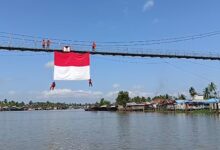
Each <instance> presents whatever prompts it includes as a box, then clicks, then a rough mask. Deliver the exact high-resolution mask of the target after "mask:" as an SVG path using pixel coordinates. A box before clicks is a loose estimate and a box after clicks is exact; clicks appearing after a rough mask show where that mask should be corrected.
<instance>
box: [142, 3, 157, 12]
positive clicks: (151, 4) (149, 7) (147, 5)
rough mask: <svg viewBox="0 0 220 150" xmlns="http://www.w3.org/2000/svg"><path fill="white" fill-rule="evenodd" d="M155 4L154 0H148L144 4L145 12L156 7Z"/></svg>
mask: <svg viewBox="0 0 220 150" xmlns="http://www.w3.org/2000/svg"><path fill="white" fill-rule="evenodd" d="M154 4H155V3H154V0H147V1H146V3H145V4H144V6H143V12H145V11H147V10H150V9H151V8H152V7H154Z"/></svg>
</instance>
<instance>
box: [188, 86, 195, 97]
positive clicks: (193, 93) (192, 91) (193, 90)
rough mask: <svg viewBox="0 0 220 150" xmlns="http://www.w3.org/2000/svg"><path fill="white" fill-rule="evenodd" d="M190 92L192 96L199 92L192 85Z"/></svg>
mask: <svg viewBox="0 0 220 150" xmlns="http://www.w3.org/2000/svg"><path fill="white" fill-rule="evenodd" d="M189 94H190V95H191V97H192V98H194V96H195V95H196V94H197V92H196V90H195V89H194V87H190V88H189Z"/></svg>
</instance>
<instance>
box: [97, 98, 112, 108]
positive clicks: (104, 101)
mask: <svg viewBox="0 0 220 150" xmlns="http://www.w3.org/2000/svg"><path fill="white" fill-rule="evenodd" d="M110 104H111V102H110V101H108V100H105V99H104V98H102V99H101V100H100V102H99V106H102V105H110Z"/></svg>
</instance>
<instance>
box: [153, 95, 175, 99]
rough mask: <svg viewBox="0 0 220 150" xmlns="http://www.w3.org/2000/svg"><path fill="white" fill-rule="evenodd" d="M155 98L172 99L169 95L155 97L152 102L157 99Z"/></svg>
mask: <svg viewBox="0 0 220 150" xmlns="http://www.w3.org/2000/svg"><path fill="white" fill-rule="evenodd" d="M157 98H160V99H173V97H172V96H170V95H169V94H165V95H159V96H155V97H154V98H152V99H153V100H154V99H157Z"/></svg>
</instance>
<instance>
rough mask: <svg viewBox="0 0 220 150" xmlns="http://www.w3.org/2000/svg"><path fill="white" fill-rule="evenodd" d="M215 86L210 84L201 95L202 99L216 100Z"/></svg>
mask: <svg viewBox="0 0 220 150" xmlns="http://www.w3.org/2000/svg"><path fill="white" fill-rule="evenodd" d="M216 90H217V86H216V85H215V84H214V83H213V82H211V83H210V84H209V85H208V86H207V87H206V88H205V89H204V90H203V95H204V99H209V98H216V97H217V92H216Z"/></svg>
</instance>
